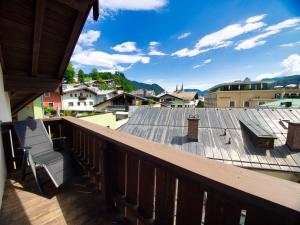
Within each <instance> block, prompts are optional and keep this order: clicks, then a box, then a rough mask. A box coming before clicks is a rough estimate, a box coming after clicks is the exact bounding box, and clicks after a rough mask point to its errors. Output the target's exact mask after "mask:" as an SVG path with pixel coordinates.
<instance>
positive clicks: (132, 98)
mask: <svg viewBox="0 0 300 225" xmlns="http://www.w3.org/2000/svg"><path fill="white" fill-rule="evenodd" d="M145 104H148V99H146V98H143V97H140V96H136V95H132V94H129V93H126V92H123V93H121V94H118V95H116V96H114V97H113V98H110V99H107V100H106V101H104V102H100V103H98V104H95V105H94V109H95V111H96V112H103V111H123V112H127V111H128V107H129V106H134V105H145Z"/></svg>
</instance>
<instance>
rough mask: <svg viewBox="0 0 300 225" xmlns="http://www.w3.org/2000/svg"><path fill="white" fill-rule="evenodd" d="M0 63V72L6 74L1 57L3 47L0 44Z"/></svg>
mask: <svg viewBox="0 0 300 225" xmlns="http://www.w3.org/2000/svg"><path fill="white" fill-rule="evenodd" d="M0 63H1V68H2V72H3V73H6V66H5V63H4V57H3V47H2V45H1V44H0Z"/></svg>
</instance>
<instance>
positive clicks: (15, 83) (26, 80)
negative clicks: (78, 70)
mask: <svg viewBox="0 0 300 225" xmlns="http://www.w3.org/2000/svg"><path fill="white" fill-rule="evenodd" d="M60 83H61V81H60V80H58V79H46V78H40V77H32V76H31V77H30V76H13V75H10V74H5V76H4V90H5V91H8V92H23V93H24V92H28V93H30V92H31V93H34V92H35V93H40V92H42V93H44V92H51V91H54V90H55V89H56V88H57V87H58V86H59V85H60Z"/></svg>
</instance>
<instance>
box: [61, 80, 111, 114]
mask: <svg viewBox="0 0 300 225" xmlns="http://www.w3.org/2000/svg"><path fill="white" fill-rule="evenodd" d="M115 95H116V91H115V90H99V88H98V87H90V86H88V85H86V84H78V85H74V86H73V85H63V95H62V96H61V98H62V109H63V110H71V111H81V112H89V111H94V108H93V106H94V105H95V104H98V103H100V102H104V101H106V100H107V99H110V98H112V97H114V96H115Z"/></svg>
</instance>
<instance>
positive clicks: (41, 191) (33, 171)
mask: <svg viewBox="0 0 300 225" xmlns="http://www.w3.org/2000/svg"><path fill="white" fill-rule="evenodd" d="M28 161H29V164H30V167H31V170H32V173H33V176H34V179H35V181H36V183H37V186H38V189H39V191H40V193H41V194H42V195H44V194H45V192H44V189H43V187H42V185H41V181H40V178H39V176H38V174H37V172H36V168H35V163H34V162H33V160H32V157H31V155H30V154H28Z"/></svg>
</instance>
